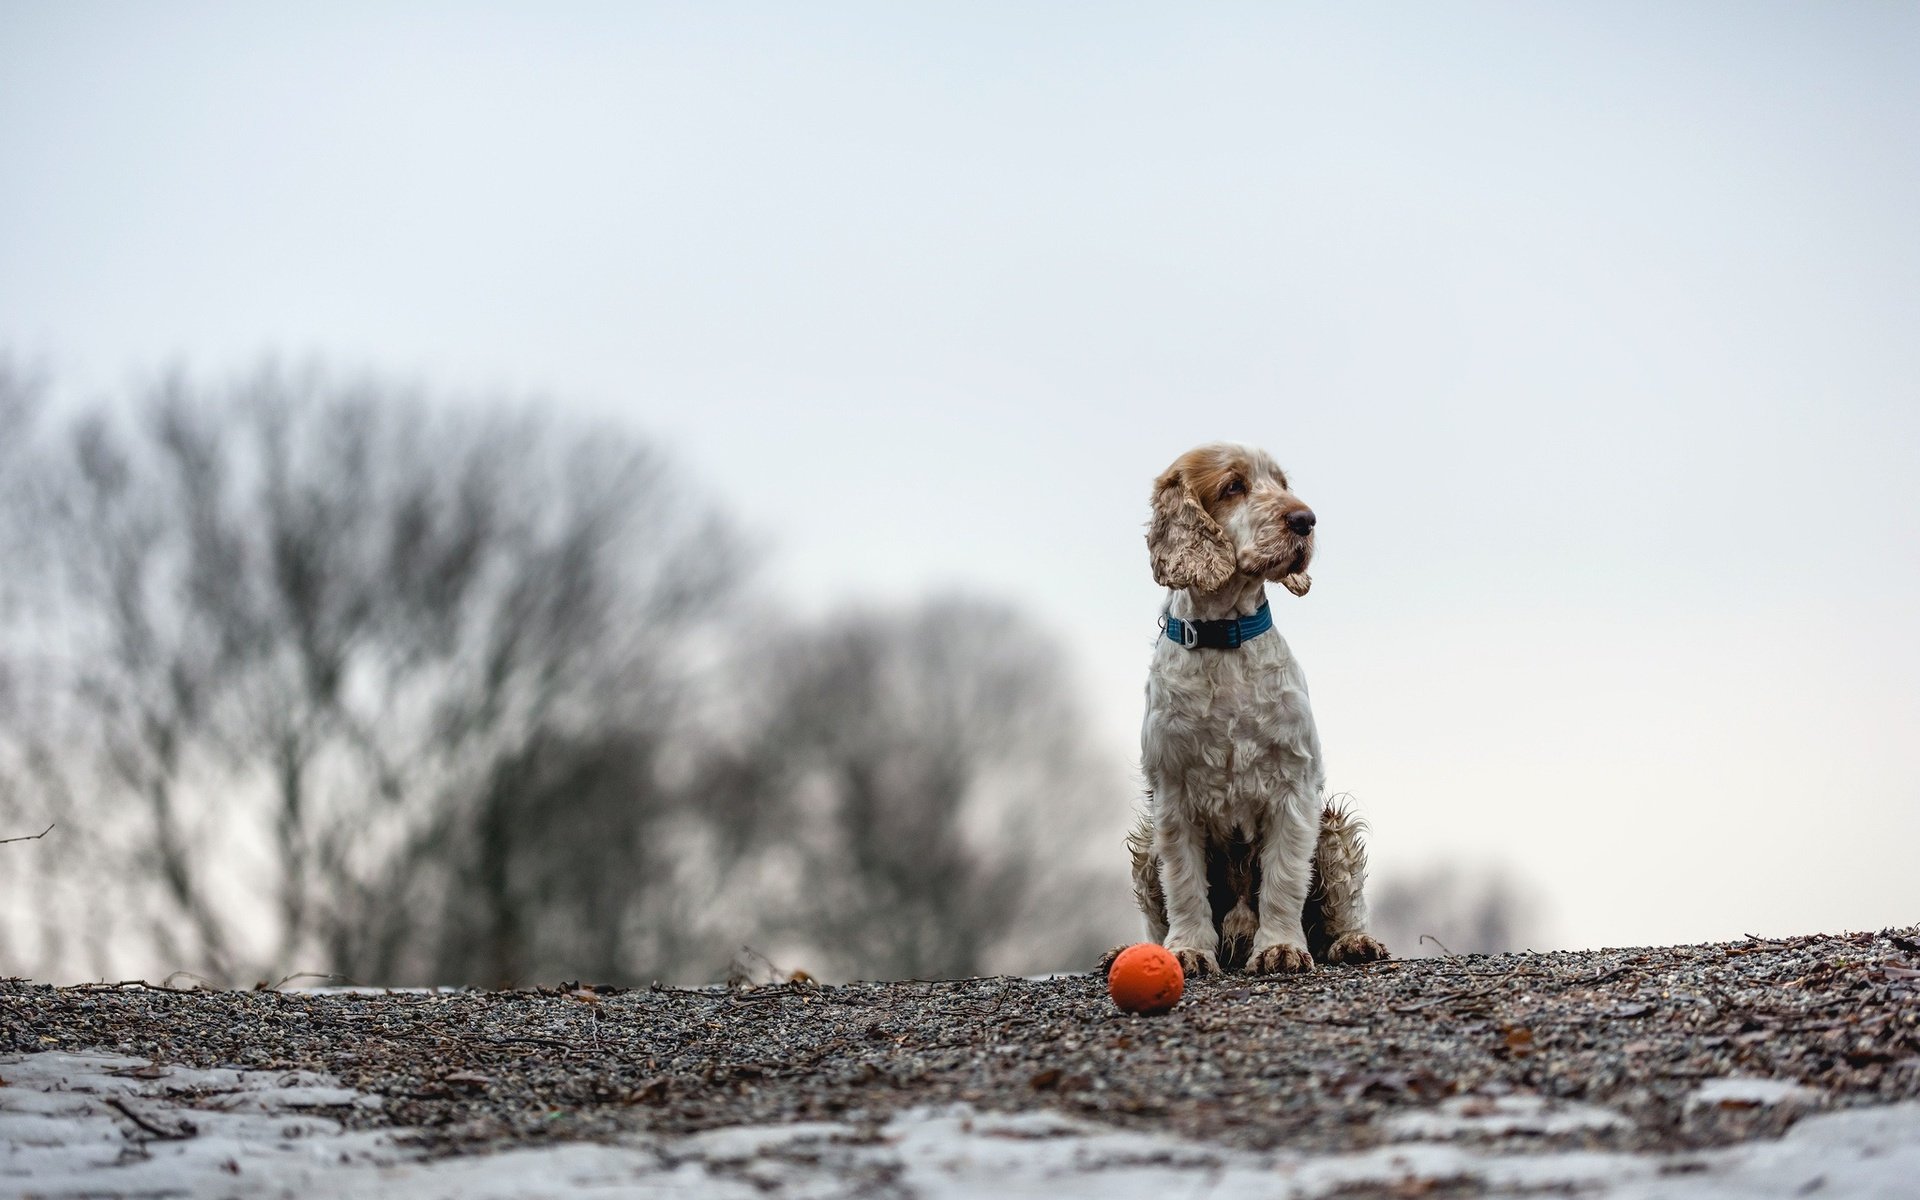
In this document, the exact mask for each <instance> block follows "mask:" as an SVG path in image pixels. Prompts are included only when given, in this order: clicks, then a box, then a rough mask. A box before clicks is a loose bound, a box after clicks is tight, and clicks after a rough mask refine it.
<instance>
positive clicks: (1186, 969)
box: [1167, 946, 1220, 979]
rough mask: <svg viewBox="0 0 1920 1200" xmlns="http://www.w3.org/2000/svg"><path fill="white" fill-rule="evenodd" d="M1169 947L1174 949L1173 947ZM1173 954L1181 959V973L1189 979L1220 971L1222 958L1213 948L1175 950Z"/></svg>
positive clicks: (1215, 973) (1216, 973)
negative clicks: (1215, 955) (1220, 958)
mask: <svg viewBox="0 0 1920 1200" xmlns="http://www.w3.org/2000/svg"><path fill="white" fill-rule="evenodd" d="M1167 949H1169V950H1173V947H1172V946H1168V947H1167ZM1173 956H1174V957H1175V958H1177V959H1179V960H1180V973H1181V974H1182V975H1184V976H1186V977H1187V978H1188V979H1195V978H1198V977H1199V976H1201V975H1218V974H1219V973H1220V960H1219V959H1217V958H1215V957H1214V956H1213V951H1211V950H1173Z"/></svg>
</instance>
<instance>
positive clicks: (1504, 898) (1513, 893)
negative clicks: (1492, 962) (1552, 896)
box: [1371, 865, 1540, 958]
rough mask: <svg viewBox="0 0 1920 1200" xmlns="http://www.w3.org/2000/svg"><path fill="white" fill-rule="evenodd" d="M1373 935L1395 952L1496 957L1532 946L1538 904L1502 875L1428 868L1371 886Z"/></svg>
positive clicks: (1390, 878)
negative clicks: (1372, 887) (1488, 955)
mask: <svg viewBox="0 0 1920 1200" xmlns="http://www.w3.org/2000/svg"><path fill="white" fill-rule="evenodd" d="M1371 908H1372V915H1373V926H1374V931H1375V932H1376V933H1377V934H1378V935H1379V937H1380V939H1381V940H1382V941H1384V942H1386V944H1387V945H1388V946H1390V947H1391V948H1392V949H1393V951H1394V953H1395V954H1398V955H1401V956H1402V957H1408V958H1414V957H1420V956H1422V955H1433V954H1446V953H1453V954H1501V953H1505V952H1507V951H1512V950H1526V949H1534V948H1537V947H1536V946H1535V942H1536V941H1537V939H1538V938H1539V936H1540V928H1539V923H1538V921H1537V920H1536V919H1535V915H1534V914H1536V913H1537V912H1538V908H1539V906H1538V904H1537V903H1535V902H1533V901H1532V900H1530V898H1529V897H1528V896H1527V894H1526V892H1525V889H1524V888H1523V887H1522V886H1521V885H1520V884H1519V883H1518V882H1516V881H1515V880H1514V879H1513V878H1512V877H1510V876H1508V875H1506V874H1505V873H1503V872H1499V871H1492V870H1476V869H1468V868H1462V867H1456V866H1448V865H1441V866H1433V867H1428V868H1427V869H1425V870H1423V871H1419V872H1416V873H1413V874H1410V875H1402V876H1397V877H1396V876H1386V877H1382V878H1380V879H1379V880H1377V881H1376V882H1375V884H1374V892H1373V897H1372V902H1371Z"/></svg>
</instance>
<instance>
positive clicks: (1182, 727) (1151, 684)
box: [1141, 633, 1320, 829]
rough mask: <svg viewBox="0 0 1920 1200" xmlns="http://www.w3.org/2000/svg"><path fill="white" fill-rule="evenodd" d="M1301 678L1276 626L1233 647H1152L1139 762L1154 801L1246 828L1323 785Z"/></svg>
mask: <svg viewBox="0 0 1920 1200" xmlns="http://www.w3.org/2000/svg"><path fill="white" fill-rule="evenodd" d="M1319 758H1320V744H1319V735H1318V734H1317V732H1316V731H1315V729H1314V724H1313V711H1312V709H1311V708H1310V707H1309V705H1308V703H1307V687H1306V679H1305V676H1304V675H1303V674H1302V672H1301V670H1300V667H1299V664H1298V663H1297V662H1296V661H1295V660H1294V658H1293V655H1292V654H1291V653H1290V652H1289V651H1288V649H1287V645H1286V642H1285V641H1284V640H1282V639H1281V637H1280V635H1279V634H1278V633H1270V634H1267V635H1265V636H1263V637H1261V638H1259V639H1258V640H1256V641H1253V642H1250V643H1248V644H1247V645H1245V646H1243V647H1241V648H1240V649H1238V650H1235V651H1229V652H1220V651H1204V650H1202V651H1188V650H1184V649H1182V648H1180V647H1177V646H1172V645H1168V646H1166V647H1164V648H1156V652H1155V655H1154V662H1153V669H1152V670H1151V671H1150V672H1149V674H1148V677H1147V711H1146V720H1145V722H1144V724H1143V726H1142V728H1141V767H1142V770H1143V771H1144V772H1145V774H1146V777H1147V784H1148V786H1149V787H1151V788H1153V790H1154V792H1155V796H1156V803H1161V802H1166V803H1177V804H1181V805H1183V806H1184V807H1186V808H1187V809H1188V811H1189V812H1190V813H1191V814H1192V815H1193V816H1194V817H1196V818H1200V819H1203V820H1204V821H1205V822H1206V823H1208V824H1211V825H1219V826H1223V827H1245V828H1248V829H1252V828H1255V827H1257V826H1258V825H1259V824H1261V823H1262V822H1264V819H1265V817H1266V814H1268V813H1269V812H1270V811H1271V810H1272V807H1273V805H1274V804H1275V803H1277V802H1280V801H1281V800H1282V799H1283V798H1286V797H1298V798H1300V799H1303V800H1305V799H1311V798H1312V797H1315V796H1317V795H1318V792H1319V773H1320V765H1319Z"/></svg>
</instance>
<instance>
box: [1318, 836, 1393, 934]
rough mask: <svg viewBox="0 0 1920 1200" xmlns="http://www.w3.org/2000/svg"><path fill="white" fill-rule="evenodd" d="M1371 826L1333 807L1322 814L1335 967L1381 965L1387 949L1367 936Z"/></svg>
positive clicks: (1324, 914)
mask: <svg viewBox="0 0 1920 1200" xmlns="http://www.w3.org/2000/svg"><path fill="white" fill-rule="evenodd" d="M1365 829H1366V822H1364V821H1362V820H1361V819H1360V818H1359V817H1356V816H1354V815H1353V813H1352V812H1351V811H1350V810H1348V809H1347V808H1346V806H1345V805H1342V804H1339V803H1332V804H1329V805H1327V807H1326V810H1325V811H1324V812H1322V813H1321V814H1320V841H1319V844H1318V845H1316V846H1315V847H1314V852H1313V862H1314V872H1315V874H1316V876H1317V877H1318V879H1319V893H1318V899H1319V901H1320V911H1321V919H1322V921H1323V922H1325V925H1326V934H1327V938H1328V939H1329V944H1328V945H1327V947H1326V961H1328V962H1330V963H1363V962H1375V961H1377V960H1379V959H1383V958H1386V957H1387V948H1386V947H1385V946H1383V945H1381V944H1380V943H1379V942H1378V941H1377V940H1375V939H1374V938H1373V937H1372V936H1371V935H1369V934H1368V933H1367V895H1366V887H1367V846H1366V843H1365V842H1364V841H1362V840H1361V836H1360V835H1361V833H1362V832H1363V831H1364V830H1365Z"/></svg>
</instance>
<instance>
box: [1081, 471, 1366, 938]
mask: <svg viewBox="0 0 1920 1200" xmlns="http://www.w3.org/2000/svg"><path fill="white" fill-rule="evenodd" d="M1315 524H1316V518H1315V516H1314V512H1313V510H1312V509H1311V508H1309V507H1307V505H1306V503H1305V502H1304V501H1302V500H1301V499H1300V498H1299V497H1298V496H1296V495H1294V493H1293V489H1292V487H1291V486H1290V485H1289V484H1288V482H1287V476H1286V473H1285V472H1283V471H1282V470H1281V469H1280V468H1279V466H1278V465H1277V464H1276V463H1275V462H1274V461H1273V459H1272V458H1270V457H1269V456H1268V455H1266V454H1265V453H1263V452H1261V451H1259V450H1255V449H1252V448H1250V447H1246V446H1235V445H1227V444H1215V445H1208V446H1200V447H1198V448H1196V449H1193V450H1189V451H1188V452H1187V453H1185V454H1183V455H1181V456H1180V457H1179V458H1178V459H1176V460H1175V461H1174V463H1173V465H1172V466H1170V467H1168V468H1167V469H1166V471H1165V472H1163V473H1162V474H1161V475H1160V477H1159V478H1158V479H1156V480H1155V481H1154V484H1153V515H1152V519H1151V520H1150V522H1149V523H1148V527H1147V550H1148V553H1149V556H1150V558H1151V560H1152V564H1153V578H1154V581H1155V582H1157V583H1159V584H1160V585H1161V586H1163V587H1165V588H1167V589H1168V593H1167V599H1166V602H1165V603H1164V604H1163V605H1162V607H1161V612H1160V630H1161V633H1160V636H1159V637H1158V638H1157V639H1156V641H1155V643H1154V651H1153V662H1152V666H1151V668H1150V670H1149V672H1148V676H1147V703H1146V718H1145V720H1144V721H1143V723H1142V725H1141V730H1140V751H1141V755H1140V761H1141V770H1142V773H1143V774H1144V775H1145V777H1146V784H1147V792H1146V802H1145V804H1144V806H1143V808H1142V811H1141V814H1140V819H1139V822H1138V824H1137V825H1136V827H1135V828H1134V830H1133V832H1132V833H1131V834H1130V835H1129V836H1128V839H1127V847H1128V850H1129V852H1130V853H1131V856H1132V859H1133V885H1134V898H1135V900H1136V902H1137V903H1138V904H1139V906H1140V911H1141V912H1142V913H1143V914H1144V915H1145V916H1146V920H1147V932H1148V936H1149V937H1150V938H1151V939H1152V940H1153V941H1156V942H1159V943H1160V944H1162V945H1164V946H1165V947H1166V948H1167V949H1168V950H1170V951H1172V952H1173V953H1174V955H1175V956H1176V957H1177V958H1178V959H1179V960H1180V966H1181V968H1182V969H1183V970H1184V971H1185V972H1186V973H1187V975H1188V976H1196V975H1206V974H1210V973H1213V972H1217V971H1219V970H1220V969H1221V968H1222V966H1225V967H1227V968H1230V969H1245V970H1248V971H1251V972H1253V973H1254V974H1261V975H1266V974H1286V973H1292V972H1299V971H1309V970H1312V969H1313V965H1314V963H1315V961H1316V960H1317V961H1320V962H1323V963H1362V962H1372V961H1375V960H1377V959H1383V958H1386V957H1387V949H1386V947H1385V946H1383V945H1381V944H1380V943H1379V942H1378V941H1376V940H1375V939H1374V938H1373V937H1372V936H1371V935H1369V934H1368V933H1367V931H1366V922H1367V905H1366V897H1365V887H1366V873H1367V858H1366V846H1365V843H1364V841H1363V837H1362V835H1363V833H1364V825H1363V823H1362V822H1360V821H1359V820H1358V819H1356V818H1355V817H1354V816H1353V814H1352V813H1351V811H1350V810H1349V809H1348V808H1346V807H1344V806H1342V805H1340V804H1338V803H1330V802H1328V801H1327V800H1326V799H1325V796H1324V789H1325V770H1324V767H1323V765H1322V760H1321V754H1320V735H1319V732H1318V730H1316V729H1315V727H1314V723H1313V710H1312V709H1311V708H1310V707H1309V706H1308V704H1307V682H1306V677H1305V676H1304V675H1303V674H1302V672H1301V669H1300V664H1299V662H1298V661H1296V660H1295V659H1294V657H1293V654H1292V652H1291V650H1289V649H1288V647H1287V643H1286V640H1285V639H1284V638H1282V637H1281V636H1280V634H1279V633H1278V632H1277V631H1274V630H1273V629H1272V627H1271V626H1272V616H1271V612H1270V610H1269V608H1268V606H1267V595H1266V585H1267V584H1268V582H1270V581H1271V582H1277V583H1279V584H1281V585H1282V586H1283V587H1285V588H1286V589H1287V590H1288V591H1289V592H1292V593H1293V594H1294V595H1295V596H1305V595H1306V594H1307V590H1308V588H1310V587H1311V586H1312V583H1313V581H1312V579H1311V578H1310V577H1309V576H1308V574H1307V567H1308V566H1309V565H1310V564H1311V563H1312V561H1313V551H1314V528H1315ZM1113 953H1117V951H1115V952H1110V953H1109V955H1108V957H1107V958H1106V959H1105V961H1104V962H1103V964H1102V966H1103V969H1104V968H1105V967H1110V966H1111V965H1112V954H1113Z"/></svg>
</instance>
